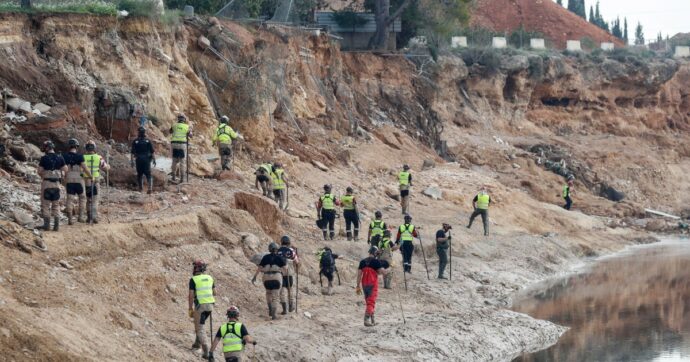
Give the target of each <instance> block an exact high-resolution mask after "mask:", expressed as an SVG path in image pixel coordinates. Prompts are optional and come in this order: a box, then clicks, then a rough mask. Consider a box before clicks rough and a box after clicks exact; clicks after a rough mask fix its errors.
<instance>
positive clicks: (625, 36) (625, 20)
mask: <svg viewBox="0 0 690 362" xmlns="http://www.w3.org/2000/svg"><path fill="white" fill-rule="evenodd" d="M628 39H629V38H628V18H623V40H624V41H625V44H626V45H627V44H630V42H629V40H628Z"/></svg>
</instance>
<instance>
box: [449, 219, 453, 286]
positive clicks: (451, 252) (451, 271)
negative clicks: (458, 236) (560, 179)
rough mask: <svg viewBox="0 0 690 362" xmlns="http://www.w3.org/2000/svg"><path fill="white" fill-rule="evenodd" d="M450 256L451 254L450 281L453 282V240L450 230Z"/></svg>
mask: <svg viewBox="0 0 690 362" xmlns="http://www.w3.org/2000/svg"><path fill="white" fill-rule="evenodd" d="M448 246H449V250H448V254H450V271H449V273H450V280H453V238H452V234H451V232H450V230H448Z"/></svg>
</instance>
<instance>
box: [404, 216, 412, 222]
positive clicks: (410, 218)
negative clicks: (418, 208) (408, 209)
mask: <svg viewBox="0 0 690 362" xmlns="http://www.w3.org/2000/svg"><path fill="white" fill-rule="evenodd" d="M404 219H405V223H406V224H409V223H411V222H412V216H410V215H409V214H405V217H404Z"/></svg>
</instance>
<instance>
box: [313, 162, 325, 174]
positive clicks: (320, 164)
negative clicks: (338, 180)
mask: <svg viewBox="0 0 690 362" xmlns="http://www.w3.org/2000/svg"><path fill="white" fill-rule="evenodd" d="M311 164H312V165H314V167H316V168H318V169H319V170H321V171H323V172H328V167H326V165H324V164H323V163H321V162H319V161H317V160H311Z"/></svg>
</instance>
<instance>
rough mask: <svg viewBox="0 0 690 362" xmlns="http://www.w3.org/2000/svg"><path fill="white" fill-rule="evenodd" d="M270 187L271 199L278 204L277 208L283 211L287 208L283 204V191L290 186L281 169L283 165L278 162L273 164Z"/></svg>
mask: <svg viewBox="0 0 690 362" xmlns="http://www.w3.org/2000/svg"><path fill="white" fill-rule="evenodd" d="M271 185H272V188H273V199H274V200H276V202H277V203H278V207H279V208H280V209H281V210H283V209H284V208H285V207H286V206H287V205H286V204H285V192H286V191H285V189H286V188H289V187H290V185H288V177H287V174H286V173H285V170H284V169H283V164H282V163H280V162H276V163H274V164H273V172H271Z"/></svg>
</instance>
